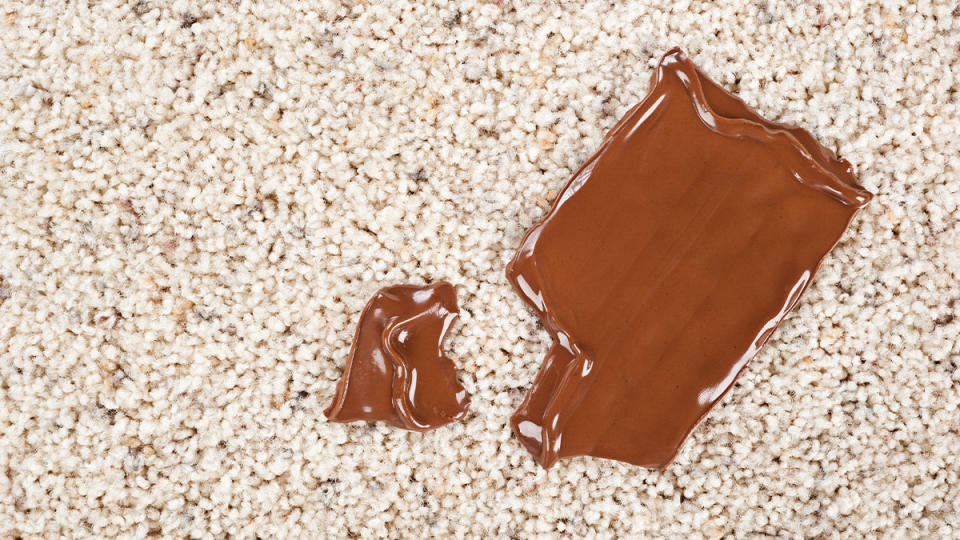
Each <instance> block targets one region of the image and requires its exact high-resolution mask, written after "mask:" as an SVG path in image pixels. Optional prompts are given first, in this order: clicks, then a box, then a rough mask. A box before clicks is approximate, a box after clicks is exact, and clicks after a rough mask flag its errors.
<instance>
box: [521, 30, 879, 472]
mask: <svg viewBox="0 0 960 540" xmlns="http://www.w3.org/2000/svg"><path fill="white" fill-rule="evenodd" d="M870 198H871V195H870V193H868V192H867V191H865V190H864V189H863V188H862V187H860V186H859V185H858V184H857V182H856V179H855V178H854V176H853V172H852V167H851V166H850V164H849V163H848V162H846V161H844V160H839V159H837V158H836V157H835V156H834V155H833V153H832V152H831V151H830V150H828V149H826V148H824V147H823V146H821V145H820V144H819V143H817V142H816V140H814V138H813V137H812V136H811V135H810V134H809V133H808V132H806V131H805V130H802V129H799V128H793V127H789V126H783V125H779V124H775V123H773V122H769V121H766V120H764V119H762V118H760V117H759V116H758V115H757V114H756V113H754V112H752V111H751V110H750V109H748V108H747V106H746V105H745V104H744V103H743V102H742V101H740V100H739V99H737V98H736V97H734V96H732V95H730V94H728V93H727V92H725V91H724V90H723V89H721V88H720V87H719V86H717V85H716V84H715V83H714V82H712V81H711V80H710V79H708V78H707V77H706V76H704V75H703V74H702V73H700V72H699V71H698V70H697V68H696V67H695V66H694V65H693V64H692V63H691V62H690V60H689V59H688V58H687V57H686V56H685V55H684V54H683V52H681V51H680V50H678V49H674V50H672V51H670V52H668V53H667V54H666V55H665V56H664V57H663V59H662V60H661V62H660V65H659V67H658V69H657V71H656V74H655V77H654V82H653V87H652V90H651V91H650V93H649V95H648V96H647V97H646V98H645V99H644V100H643V101H642V102H641V103H640V104H639V105H638V106H636V107H634V108H633V109H632V110H630V111H629V112H628V113H627V114H626V116H625V117H624V118H623V119H622V120H621V121H620V122H619V123H618V124H617V125H616V126H615V127H614V128H613V129H612V130H611V132H610V133H609V134H608V136H607V138H606V139H605V140H604V142H603V144H602V146H601V148H600V149H599V150H598V151H597V153H596V154H594V155H593V156H592V157H591V158H590V159H588V160H587V162H586V163H585V164H584V165H583V166H582V167H581V169H580V170H579V171H577V172H576V173H575V174H574V176H573V178H572V179H571V180H570V181H569V182H568V183H567V185H566V187H565V188H564V189H563V191H562V192H561V193H560V195H559V197H558V198H557V200H556V201H555V203H554V206H553V208H552V209H551V210H550V212H549V213H548V214H547V216H546V217H545V218H544V219H543V221H541V222H540V223H539V224H537V225H536V226H534V227H533V228H532V229H531V230H530V231H528V233H527V235H526V236H525V237H524V239H523V242H522V244H521V246H520V248H519V250H518V251H517V253H516V255H515V257H514V259H513V261H511V263H510V264H509V265H508V267H507V277H508V279H509V280H510V282H511V283H512V284H513V286H514V288H515V289H516V290H517V292H518V293H519V294H520V295H521V296H522V297H523V299H524V300H525V301H526V302H527V303H528V304H529V305H530V306H531V307H532V308H534V309H535V310H536V311H537V312H538V314H539V315H540V318H541V320H542V321H543V324H544V326H545V327H546V329H547V330H548V331H549V332H550V333H551V334H552V335H553V337H554V345H553V347H552V348H551V349H550V351H549V353H548V354H547V357H546V359H545V360H544V363H543V366H542V368H541V370H540V373H539V374H538V375H537V377H536V379H535V381H534V383H533V386H532V388H531V389H530V391H529V393H528V394H527V397H526V399H525V400H524V402H523V403H522V405H521V406H520V408H519V409H518V410H517V411H516V413H515V414H514V416H513V417H512V418H511V424H512V426H513V430H514V432H515V433H516V435H517V437H518V438H519V439H520V441H521V442H522V443H523V445H524V446H525V447H526V448H527V449H528V450H529V451H530V452H531V453H532V454H533V455H534V457H535V458H536V460H537V461H538V462H539V463H540V464H541V465H542V466H544V467H550V466H552V465H553V464H554V463H555V462H556V461H557V460H558V459H560V458H564V457H570V456H577V455H591V456H597V457H603V458H610V459H616V460H621V461H625V462H628V463H632V464H636V465H642V466H645V467H651V468H663V467H666V466H667V465H668V464H669V463H670V462H671V461H672V460H673V459H674V457H675V456H676V455H677V453H678V452H679V450H680V447H681V445H682V444H683V441H684V440H685V439H686V437H687V436H688V435H689V434H690V432H691V431H692V430H693V429H694V427H695V426H696V425H697V423H698V422H699V421H700V420H701V419H702V418H703V417H704V415H706V413H707V412H708V411H709V410H710V408H712V407H713V406H714V405H715V404H716V403H717V401H719V400H720V398H721V397H723V395H724V394H725V393H726V392H727V390H729V388H730V387H731V386H732V385H733V383H734V381H735V380H736V378H737V376H738V375H739V374H740V372H741V371H742V370H743V369H744V367H745V366H746V365H747V362H748V361H749V360H750V359H751V358H752V357H753V356H754V355H755V354H756V352H757V351H758V350H759V349H760V347H762V346H763V344H764V343H766V341H767V340H768V339H769V338H770V336H771V334H772V333H773V332H774V331H775V330H776V328H777V326H778V325H779V324H780V322H781V321H782V320H783V318H784V317H785V316H786V315H787V313H788V312H790V310H791V309H793V307H794V306H795V305H796V304H797V302H798V300H799V299H800V297H801V295H802V294H803V292H804V290H805V289H806V288H807V286H808V285H809V284H810V281H811V279H812V278H813V275H814V273H815V272H816V270H817V268H818V267H819V265H820V262H821V261H822V259H823V258H824V257H825V256H826V255H827V253H828V252H829V251H830V250H831V249H832V248H833V246H834V245H835V244H836V242H837V241H838V240H839V238H840V236H841V235H842V234H843V232H844V230H845V229H846V228H847V225H848V224H849V223H850V221H851V220H852V219H853V217H854V215H855V214H856V212H857V211H858V210H859V209H860V208H861V207H862V206H863V205H865V204H866V203H867V202H868V201H869V200H870Z"/></svg>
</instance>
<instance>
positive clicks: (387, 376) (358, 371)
mask: <svg viewBox="0 0 960 540" xmlns="http://www.w3.org/2000/svg"><path fill="white" fill-rule="evenodd" d="M458 313H459V310H458V309H457V293H456V290H455V289H454V288H453V285H450V284H449V283H446V282H440V283H435V284H433V285H427V286H416V285H396V286H393V287H386V288H383V289H380V290H379V291H378V292H377V293H376V294H375V295H374V296H373V298H372V299H371V300H370V301H369V302H368V303H367V305H366V307H364V308H363V313H361V315H360V323H359V324H358V325H357V333H356V336H354V339H353V346H352V347H351V349H350V356H349V358H348V359H347V366H346V368H345V369H344V371H343V376H342V377H341V379H340V383H339V384H338V385H337V393H336V396H335V397H334V398H333V403H332V404H331V405H330V407H328V408H327V410H326V411H324V414H326V415H327V418H329V419H330V420H333V421H336V422H354V421H357V420H382V421H385V422H390V423H391V424H393V425H395V426H397V427H399V428H403V429H410V430H414V431H426V430H428V429H433V428H437V427H440V426H442V425H444V424H449V423H450V422H453V421H455V420H459V419H461V418H463V416H464V415H465V414H466V412H467V407H469V406H470V397H469V396H467V391H466V390H465V389H464V388H463V386H462V385H461V384H460V383H459V382H458V381H457V373H456V369H455V367H454V365H453V362H452V361H451V360H450V359H449V358H447V357H446V356H444V354H443V351H442V346H443V339H444V337H445V336H446V335H447V331H448V330H449V329H450V325H451V324H453V321H454V320H455V319H456V318H457V315H458Z"/></svg>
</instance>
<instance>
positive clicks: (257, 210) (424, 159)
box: [0, 0, 960, 538]
mask: <svg viewBox="0 0 960 540" xmlns="http://www.w3.org/2000/svg"><path fill="white" fill-rule="evenodd" d="M839 4H841V3H839V2H826V1H824V2H814V1H810V2H806V1H790V2H773V1H771V2H764V1H758V2H688V1H678V2H672V1H669V0H664V1H659V2H628V3H623V4H621V3H614V2H589V3H585V4H580V3H576V2H567V1H559V2H520V1H511V0H502V1H499V2H472V1H465V2H457V3H455V2H446V1H444V0H440V1H437V2H431V3H419V2H406V1H365V0H360V1H357V2H344V3H338V2H335V1H332V0H328V1H319V2H304V3H302V4H301V3H299V2H250V1H247V0H238V1H218V2H212V1H211V2H206V3H195V2H189V1H184V0H177V1H175V2H163V1H160V0H130V1H129V2H126V1H122V0H107V1H102V2H101V1H92V0H72V1H70V2H51V1H44V0H32V1H22V2H21V1H9V2H3V3H2V4H0V537H2V538H15V537H23V538H34V537H47V538H50V537H56V536H60V535H63V536H67V537H74V538H106V537H131V538H133V537H136V538H142V537H146V536H156V535H161V536H165V537H183V536H195V537H201V538H220V537H227V536H229V537H241V538H254V537H256V536H259V537H261V538H304V537H320V536H329V537H347V536H363V537H372V536H379V535H389V536H392V537H400V536H405V537H411V538H427V537H449V536H476V537H526V536H530V535H533V534H541V535H544V536H561V535H562V536H567V535H575V536H581V535H589V536H599V537H613V536H632V537H671V538H701V537H703V538H719V537H730V538H734V537H735V538H755V537H766V536H774V537H795V538H799V537H818V536H819V537H826V538H857V537H888V538H906V537H927V538H931V537H940V538H950V537H953V538H956V537H957V536H960V505H958V503H957V501H958V500H960V460H958V458H957V456H958V455H960V411H958V404H960V391H958V385H960V345H958V343H957V336H958V334H960V317H958V316H957V315H958V313H957V312H958V310H960V285H958V278H960V209H958V204H960V178H958V170H960V135H958V131H960V102H958V99H960V96H958V89H960V81H958V78H960V5H958V4H957V3H956V2H955V1H954V0H951V1H949V2H933V3H931V2H926V1H919V2H908V1H896V0H891V1H884V2H875V3H867V2H851V3H850V4H851V5H850V6H849V7H843V8H838V7H835V6H836V5H839ZM673 45H680V46H682V47H684V48H685V50H686V51H687V52H688V54H689V55H690V56H691V57H692V58H693V60H694V61H695V62H696V63H698V64H699V66H700V67H701V68H702V69H703V70H704V71H705V72H706V73H708V74H709V75H710V76H711V77H713V78H715V79H716V80H717V81H719V82H720V83H721V84H723V85H724V86H725V87H726V88H728V89H730V90H732V91H734V92H736V93H737V94H738V95H740V96H741V97H742V98H743V99H745V100H746V101H747V103H749V104H750V105H751V106H754V107H755V108H757V109H758V110H759V111H760V112H761V113H762V114H764V115H765V116H767V117H768V118H771V119H775V120H778V121H787V122H794V123H797V124H800V125H802V126H805V127H807V128H809V129H811V130H812V131H813V132H814V133H815V134H816V135H817V137H818V138H819V139H820V140H821V141H822V142H824V143H825V144H826V145H827V146H829V147H831V148H834V149H837V150H838V151H839V153H840V154H841V155H843V156H844V157H846V158H848V159H849V160H850V161H851V162H852V163H853V164H854V165H855V167H856V170H857V171H858V174H859V177H860V179H861V181H862V183H863V184H864V185H865V186H866V187H867V188H869V189H870V190H871V191H873V192H875V193H876V194H877V198H876V199H875V201H874V202H873V203H872V204H871V205H870V206H869V207H868V208H867V209H866V210H865V211H864V212H863V213H862V214H861V216H860V217H859V218H858V219H857V220H856V222H855V223H854V225H853V227H852V228H851V230H850V231H849V232H848V234H847V235H846V236H845V237H844V240H843V241H842V242H841V244H840V245H839V246H838V247H837V249H836V250H835V252H834V253H833V255H832V256H831V257H830V258H829V259H828V260H827V262H826V264H825V265H824V266H823V268H822V270H821V272H820V274H819V275H818V277H817V279H816V281H815V283H814V284H813V286H812V287H811V288H810V290H809V292H808V293H807V294H806V296H805V298H804V300H803V301H802V303H801V305H800V306H799V308H798V309H797V310H796V311H795V313H794V314H793V315H792V316H791V318H790V319H789V320H788V321H787V323H786V324H785V325H784V326H783V327H782V328H781V329H780V330H779V331H778V332H777V334H776V335H775V337H774V339H773V340H771V342H770V344H769V345H768V346H767V347H766V348H765V349H764V350H763V352H762V353H761V354H760V355H759V356H758V357H757V358H756V359H755V360H754V362H753V363H752V364H751V365H750V367H749V368H748V370H747V372H746V374H745V375H744V376H743V377H742V379H741V380H740V381H739V382H738V383H737V385H736V386H735V388H734V389H733V390H732V391H731V393H730V394H729V395H728V396H727V398H726V399H725V400H724V401H723V403H722V404H721V405H720V406H719V407H718V408H717V409H716V410H715V411H714V412H713V413H712V414H711V415H710V416H709V418H708V419H707V420H706V422H705V423H704V424H703V425H701V426H700V427H699V428H698V429H697V430H696V432H695V433H694V434H693V436H692V438H691V439H690V440H689V441H688V443H687V444H686V446H685V448H684V450H683V452H682V453H681V454H680V456H679V458H678V460H677V461H676V463H675V464H673V465H672V466H671V467H670V468H669V469H667V470H666V471H664V472H656V471H647V470H644V469H640V468H633V467H629V466H626V465H622V464H618V463H614V462H608V461H601V460H596V459H588V458H578V459H573V460H568V461H565V462H561V463H560V464H559V465H558V466H556V467H555V468H553V469H551V470H550V471H549V472H544V471H542V470H539V469H538V468H537V466H536V465H535V464H534V462H533V460H532V459H531V458H530V456H528V455H527V454H526V452H525V451H524V450H523V449H522V448H521V447H520V445H519V444H518V443H517V442H516V441H515V439H513V438H512V437H511V435H510V432H509V429H508V427H507V418H508V416H509V414H510V412H511V411H512V410H513V408H514V407H516V405H517V404H519V402H520V400H521V398H522V395H523V393H524V392H525V390H526V388H527V387H528V386H529V384H530V382H531V380H532V378H533V375H534V373H535V371H536V369H537V367H538V366H539V363H540V360H541V358H542V356H543V354H544V353H545V351H546V348H547V346H548V341H549V338H548V336H547V334H546V333H545V331H543V329H542V328H540V327H539V326H538V325H537V322H536V319H535V317H534V316H533V315H532V313H531V312H529V311H528V310H527V309H525V308H524V306H523V305H522V303H521V301H520V299H519V298H518V297H517V296H516V295H515V294H514V293H513V292H512V291H511V290H510V289H509V287H508V285H507V283H506V280H505V278H504V275H503V267H504V264H505V263H506V261H507V260H509V258H510V256H511V255H512V253H513V249H514V248H515V246H516V245H517V244H518V243H519V240H520V238H521V235H522V234H523V232H524V230H526V228H527V227H529V226H530V225H531V224H532V223H534V222H535V220H537V219H538V218H539V217H541V216H542V215H543V214H544V212H545V210H546V208H547V207H548V205H549V203H550V201H551V200H552V198H553V197H554V196H555V195H556V193H557V190H558V189H559V188H560V187H561V186H562V184H563V182H564V181H565V180H566V178H567V177H568V176H569V175H570V174H571V173H572V172H573V171H574V170H575V169H576V167H577V166H578V165H579V164H580V163H581V162H582V161H583V160H584V159H585V158H586V157H587V156H588V155H590V153H592V152H593V150H594V149H595V148H596V147H597V146H598V144H599V142H600V140H601V137H602V136H603V134H604V133H605V131H606V130H607V129H608V128H610V127H611V126H612V125H613V123H614V122H615V121H616V120H617V119H618V118H619V116H620V115H621V114H623V113H624V112H625V111H626V110H627V108H628V107H630V106H631V105H633V104H635V103H636V102H637V101H639V100H640V99H641V98H642V97H643V96H644V94H645V92H646V89H647V85H648V82H649V80H650V75H651V73H652V69H653V67H654V66H655V64H656V61H657V59H658V58H659V56H660V55H661V54H663V53H664V52H665V51H666V50H667V49H669V48H670V47H671V46H673ZM438 279H446V280H449V281H451V282H452V283H454V284H455V285H456V286H457V290H458V294H459V299H460V302H461V308H462V311H461V319H460V322H458V323H457V325H456V326H455V327H454V328H453V330H452V332H451V338H450V339H449V340H448V342H447V348H448V351H449V353H450V354H451V356H453V357H454V358H455V361H456V363H457V364H458V366H460V367H461V368H462V380H463V382H464V384H465V385H466V387H467V388H468V390H469V391H470V393H471V394H472V396H473V405H472V408H471V411H470V413H469V415H468V418H467V420H466V421H464V422H462V423H458V424H456V425H453V426H449V427H446V428H443V429H438V430H436V431H433V432H430V433H426V434H414V433H406V432H403V431H399V430H396V429H392V428H388V427H386V426H384V425H380V424H376V425H366V424H350V425H340V424H333V423H328V422H326V420H325V419H324V417H323V415H322V413H321V411H322V409H323V408H324V407H325V406H326V405H327V404H328V403H329V400H330V399H331V396H332V395H333V390H334V386H335V384H336V381H337V379H338V377H339V374H340V372H341V370H342V368H343V364H344V361H345V358H346V354H347V352H348V350H349V347H350V340H351V338H352V335H353V331H354V325H355V323H356V321H357V316H358V314H359V311H360V309H361V308H362V307H363V305H364V303H365V302H366V301H367V299H368V298H369V297H370V296H371V295H372V294H373V292H374V291H376V290H377V289H378V288H380V287H381V286H384V285H388V284H393V283H399V282H414V283H422V282H426V281H431V280H438Z"/></svg>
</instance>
